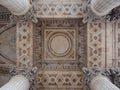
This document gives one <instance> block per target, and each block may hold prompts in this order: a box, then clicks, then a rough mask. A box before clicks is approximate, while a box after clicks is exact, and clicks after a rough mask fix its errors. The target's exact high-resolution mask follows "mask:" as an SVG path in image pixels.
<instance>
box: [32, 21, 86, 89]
mask: <svg viewBox="0 0 120 90" xmlns="http://www.w3.org/2000/svg"><path fill="white" fill-rule="evenodd" d="M48 31H49V33H48ZM59 33H60V35H64V36H65V35H70V36H69V39H70V40H71V43H72V49H73V50H74V52H75V57H76V58H75V59H74V58H67V59H66V57H67V55H71V53H67V54H66V55H64V57H63V58H61V57H58V56H57V55H58V54H57V55H56V54H55V55H54V53H51V52H50V51H48V50H47V48H48V47H49V46H48V45H49V44H50V42H49V39H51V37H52V36H54V35H58V34H59ZM52 34H54V35H52ZM71 35H72V36H71ZM86 35H87V25H86V24H83V23H82V20H81V19H39V23H37V24H36V29H34V32H33V41H34V42H33V43H34V44H33V60H34V61H33V63H34V65H35V66H37V67H38V68H39V71H38V76H36V77H37V78H38V79H37V80H39V79H46V80H47V81H48V82H45V81H42V82H41V81H37V84H35V86H34V87H35V88H37V89H41V90H44V89H46V90H48V89H49V90H55V89H59V88H60V89H61V90H66V88H65V87H67V88H68V89H71V90H73V89H76V90H82V89H83V86H82V85H79V86H77V84H75V86H73V85H72V86H71V85H70V84H71V83H70V84H69V85H67V86H66V85H64V84H63V85H62V86H61V87H58V86H59V85H60V84H59V82H57V81H56V84H53V82H52V81H51V82H50V83H49V80H50V79H51V77H53V78H55V79H56V76H59V75H60V76H61V75H63V76H62V77H63V78H64V79H65V78H66V77H64V75H65V76H68V77H69V78H70V82H72V80H71V76H73V77H74V78H83V74H82V72H81V68H82V67H83V66H86V62H87V61H86V60H87V48H86V45H87V36H86ZM67 37H68V36H67ZM61 38H62V39H64V38H63V37H60V38H59V39H61ZM69 39H68V40H69ZM45 40H46V41H45ZM47 40H48V41H47ZM45 43H46V44H45ZM62 44H66V39H65V43H64V42H62ZM74 44H75V45H76V46H75V47H74ZM52 45H53V44H52ZM46 47H47V48H46ZM54 50H56V52H58V50H57V49H54ZM46 52H47V53H48V52H49V53H51V54H52V58H51V57H50V55H51V54H50V55H49V54H46V55H45V56H47V57H48V58H47V59H46V58H45V57H44V54H45V53H46ZM71 52H73V51H71ZM62 54H64V52H63V53H62ZM60 55H61V54H60ZM41 75H42V76H41ZM46 75H48V76H49V77H47V78H46V77H45V78H44V76H46ZM56 80H57V79H56ZM78 80H79V79H78ZM81 82H82V81H81ZM44 83H49V84H48V85H44ZM65 84H66V83H65ZM75 87H76V88H75Z"/></svg>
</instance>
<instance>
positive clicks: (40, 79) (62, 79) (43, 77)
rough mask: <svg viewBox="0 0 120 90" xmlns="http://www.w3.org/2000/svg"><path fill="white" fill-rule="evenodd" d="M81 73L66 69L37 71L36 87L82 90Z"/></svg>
mask: <svg viewBox="0 0 120 90" xmlns="http://www.w3.org/2000/svg"><path fill="white" fill-rule="evenodd" d="M82 80H83V74H82V73H81V72H80V71H79V72H68V71H56V72H53V71H52V72H51V71H45V72H42V71H39V73H38V74H37V78H36V83H35V86H36V89H41V90H56V89H60V90H66V89H69V90H74V89H75V90H83V83H82Z"/></svg>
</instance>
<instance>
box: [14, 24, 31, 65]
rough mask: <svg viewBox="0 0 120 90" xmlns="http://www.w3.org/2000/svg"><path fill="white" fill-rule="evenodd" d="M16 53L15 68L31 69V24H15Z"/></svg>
mask: <svg viewBox="0 0 120 90" xmlns="http://www.w3.org/2000/svg"><path fill="white" fill-rule="evenodd" d="M16 34H17V37H16V38H17V39H16V53H17V66H19V67H31V66H32V65H33V37H32V36H33V23H31V22H24V23H21V22H18V23H17V32H16Z"/></svg>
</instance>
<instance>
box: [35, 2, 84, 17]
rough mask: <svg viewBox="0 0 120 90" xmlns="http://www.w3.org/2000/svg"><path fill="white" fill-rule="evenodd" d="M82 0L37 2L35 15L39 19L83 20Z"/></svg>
mask: <svg viewBox="0 0 120 90" xmlns="http://www.w3.org/2000/svg"><path fill="white" fill-rule="evenodd" d="M82 2H83V1H82V0H70V1H69V0H49V1H48V0H37V1H35V2H34V5H33V9H34V11H35V12H34V15H35V16H36V17H38V18H81V17H82V13H83V11H82V7H83V3H82Z"/></svg>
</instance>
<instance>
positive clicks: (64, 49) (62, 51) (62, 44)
mask: <svg viewBox="0 0 120 90" xmlns="http://www.w3.org/2000/svg"><path fill="white" fill-rule="evenodd" d="M48 45H49V46H48V47H49V50H50V52H51V53H52V54H53V55H55V56H64V55H66V54H68V53H69V52H70V50H71V39H70V37H69V36H68V35H67V34H64V33H56V34H54V35H52V36H51V37H50V39H49V43H48Z"/></svg>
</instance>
